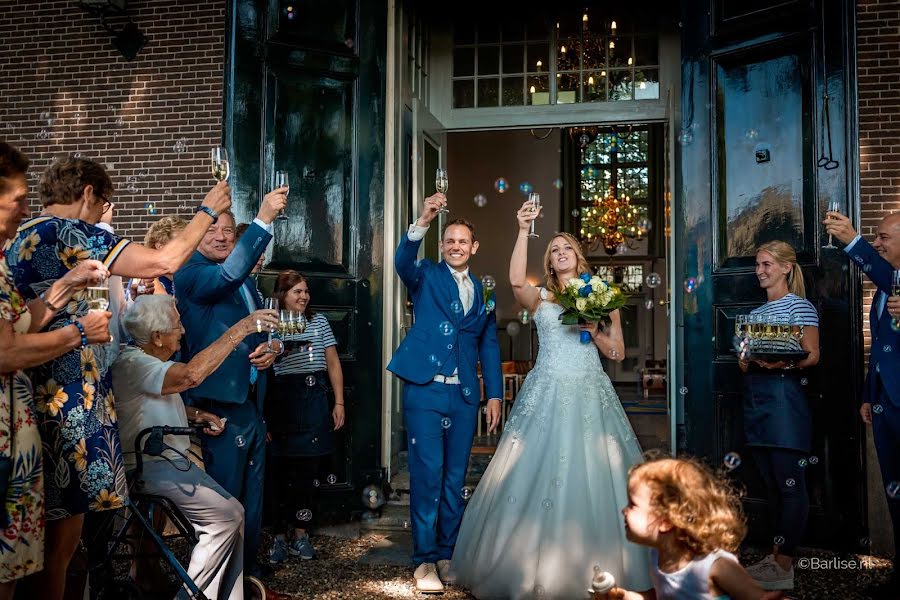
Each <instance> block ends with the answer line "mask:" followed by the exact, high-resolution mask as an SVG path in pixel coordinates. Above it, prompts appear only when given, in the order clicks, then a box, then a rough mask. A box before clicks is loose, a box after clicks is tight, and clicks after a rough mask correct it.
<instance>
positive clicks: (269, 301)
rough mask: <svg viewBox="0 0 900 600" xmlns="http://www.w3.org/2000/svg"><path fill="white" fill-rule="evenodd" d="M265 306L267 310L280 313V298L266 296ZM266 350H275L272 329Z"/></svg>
mask: <svg viewBox="0 0 900 600" xmlns="http://www.w3.org/2000/svg"><path fill="white" fill-rule="evenodd" d="M263 308H265V309H266V310H274V311H275V312H276V313H278V299H277V298H266V299H265V300H264V302H263ZM266 352H274V350H272V330H271V329H270V330H269V344H268V347H267V349H266Z"/></svg>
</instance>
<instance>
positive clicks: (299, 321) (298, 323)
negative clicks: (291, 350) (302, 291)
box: [294, 312, 309, 333]
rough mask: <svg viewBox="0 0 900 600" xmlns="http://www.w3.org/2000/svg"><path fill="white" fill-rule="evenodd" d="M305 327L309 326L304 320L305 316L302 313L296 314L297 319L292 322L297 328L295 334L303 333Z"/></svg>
mask: <svg viewBox="0 0 900 600" xmlns="http://www.w3.org/2000/svg"><path fill="white" fill-rule="evenodd" d="M307 325H309V321H307V320H306V315H304V314H303V313H302V312H298V313H297V319H296V320H295V321H294V326H295V327H296V328H297V333H303V332H305V331H306V326H307Z"/></svg>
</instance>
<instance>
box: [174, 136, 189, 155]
mask: <svg viewBox="0 0 900 600" xmlns="http://www.w3.org/2000/svg"><path fill="white" fill-rule="evenodd" d="M172 150H174V151H175V154H184V153H185V152H187V138H179V139H178V140H177V141H176V142H175V145H174V146H172Z"/></svg>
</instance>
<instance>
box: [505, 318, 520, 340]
mask: <svg viewBox="0 0 900 600" xmlns="http://www.w3.org/2000/svg"><path fill="white" fill-rule="evenodd" d="M519 331H520V328H519V323H518V322H517V321H510V322H509V323H507V324H506V333H508V334H509V335H510V336H511V337H516V336H517V335H519Z"/></svg>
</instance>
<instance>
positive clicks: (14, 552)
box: [0, 250, 44, 583]
mask: <svg viewBox="0 0 900 600" xmlns="http://www.w3.org/2000/svg"><path fill="white" fill-rule="evenodd" d="M0 319H3V320H4V321H9V322H10V323H12V325H13V329H14V331H16V332H18V333H25V332H27V331H28V326H29V324H30V323H31V315H30V314H29V312H28V307H27V306H25V300H24V299H23V298H22V295H21V294H19V292H18V291H17V290H16V286H15V283H14V282H13V280H12V277H10V275H9V270H8V269H7V267H6V257H5V255H4V254H3V252H2V250H0ZM0 455H2V456H3V457H4V458H9V459H10V460H11V461H12V464H11V467H12V468H11V469H10V474H9V480H8V482H7V488H6V498H5V499H4V502H5V505H6V506H5V507H4V508H5V510H6V515H7V517H8V518H9V523H8V525H7V527H6V528H5V529H0V582H4V583H5V582H8V581H14V580H16V579H19V578H21V577H24V576H25V575H29V574H31V573H35V572H37V571H40V570H41V569H43V568H44V475H43V473H42V471H41V435H40V432H39V431H38V426H37V415H36V414H35V410H34V399H33V397H32V393H31V382H30V381H29V380H28V377H26V376H25V373H23V372H22V371H17V372H15V373H0Z"/></svg>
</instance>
